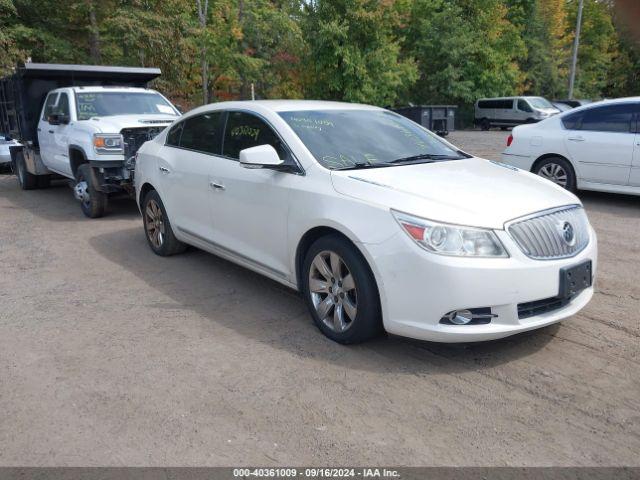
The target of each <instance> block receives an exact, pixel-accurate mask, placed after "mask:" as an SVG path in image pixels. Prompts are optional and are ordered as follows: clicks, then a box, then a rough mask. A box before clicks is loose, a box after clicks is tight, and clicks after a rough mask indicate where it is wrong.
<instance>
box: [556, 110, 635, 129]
mask: <svg viewBox="0 0 640 480" xmlns="http://www.w3.org/2000/svg"><path fill="white" fill-rule="evenodd" d="M639 110H640V109H639V107H638V105H636V104H630V103H625V104H618V105H606V106H601V107H596V108H590V109H588V110H582V111H580V112H576V113H572V114H569V115H566V116H565V117H563V118H562V124H563V125H564V127H565V128H566V129H568V130H587V131H592V132H613V133H630V132H631V131H633V129H632V120H633V119H634V114H635V113H637V112H638V111H639Z"/></svg>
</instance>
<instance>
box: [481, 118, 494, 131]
mask: <svg viewBox="0 0 640 480" xmlns="http://www.w3.org/2000/svg"><path fill="white" fill-rule="evenodd" d="M490 128H491V122H490V121H489V119H488V118H483V119H482V120H480V130H484V131H487V130H489V129H490Z"/></svg>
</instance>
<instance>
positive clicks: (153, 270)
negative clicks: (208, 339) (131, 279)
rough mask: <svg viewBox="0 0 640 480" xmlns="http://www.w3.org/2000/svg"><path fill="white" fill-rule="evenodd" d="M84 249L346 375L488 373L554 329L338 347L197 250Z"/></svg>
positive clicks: (272, 295) (300, 305) (106, 243)
mask: <svg viewBox="0 0 640 480" xmlns="http://www.w3.org/2000/svg"><path fill="white" fill-rule="evenodd" d="M89 242H90V244H91V246H92V247H93V248H94V249H95V251H96V252H97V253H98V254H100V255H102V256H103V257H104V258H106V259H108V260H109V261H111V262H113V263H116V264H118V265H119V266H121V267H122V268H123V269H126V270H128V271H129V272H131V273H133V274H134V275H135V276H136V277H138V278H139V279H141V280H142V281H143V282H145V283H146V284H147V285H148V286H149V287H151V288H153V289H154V290H157V291H159V292H160V293H162V294H164V295H166V296H167V297H169V298H170V299H171V300H172V301H173V302H175V304H176V305H175V308H178V309H181V310H182V309H185V310H190V311H193V312H195V313H196V314H198V315H199V316H201V317H202V318H206V319H207V320H208V321H210V322H216V323H218V324H220V325H222V326H224V327H226V328H230V329H233V330H234V331H236V332H237V333H239V334H241V335H243V336H245V337H247V338H248V339H250V340H252V341H258V342H262V343H266V344H268V345H270V346H272V347H275V348H279V349H283V350H286V351H289V352H291V353H293V354H296V355H299V356H303V357H319V358H322V359H323V360H325V361H330V362H333V363H335V364H337V365H340V366H342V367H345V368H349V369H362V370H367V371H391V372H402V373H409V374H434V373H454V372H460V371H467V370H478V369H482V368H491V367H494V366H497V365H500V364H504V363H508V362H510V361H513V360H517V359H519V358H522V357H526V356H528V355H530V354H532V353H534V352H536V351H538V350H540V349H542V348H544V346H545V345H546V344H547V343H548V342H549V341H551V340H552V338H553V337H554V335H555V334H556V332H557V330H558V328H559V327H558V326H551V327H547V328H545V329H542V330H537V331H534V332H528V333H524V334H521V335H517V336H513V337H510V338H507V339H502V340H497V341H493V342H485V343H480V344H456V345H452V344H437V343H430V342H419V341H412V340H408V339H402V338H398V337H381V338H379V339H376V340H374V341H370V342H368V343H365V344H363V345H354V346H348V347H345V346H341V345H338V344H335V343H333V342H331V341H330V340H328V339H326V338H325V337H324V336H323V335H322V334H321V333H320V332H319V331H318V330H317V329H316V327H315V326H314V325H313V323H312V320H311V317H310V316H309V315H308V313H307V310H306V306H305V304H304V302H303V301H302V299H301V298H300V297H299V295H298V294H297V293H296V292H294V291H293V290H290V289H288V288H286V287H284V286H281V285H280V284H278V283H276V282H274V281H271V280H269V279H267V278H265V277H262V276H261V275H258V274H256V273H253V272H251V271H249V270H246V269H244V268H242V267H240V266H237V265H235V264H233V263H231V262H228V261H226V260H223V259H221V258H219V257H216V256H214V255H210V254H208V253H206V252H203V251H200V250H197V249H191V250H189V251H187V252H186V253H184V254H182V255H177V256H175V257H168V258H161V257H157V256H155V255H154V254H153V253H152V252H151V251H150V250H149V248H148V246H147V245H146V240H145V238H144V233H143V231H142V228H141V227H140V228H131V229H124V230H119V231H116V232H111V233H107V234H101V235H98V236H95V237H93V238H91V239H90V240H89ZM212 341H215V340H214V339H212ZM248 345H250V343H248Z"/></svg>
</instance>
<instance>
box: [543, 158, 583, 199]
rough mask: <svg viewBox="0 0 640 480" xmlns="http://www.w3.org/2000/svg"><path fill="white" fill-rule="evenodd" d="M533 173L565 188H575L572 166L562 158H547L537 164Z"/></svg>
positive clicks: (572, 189) (571, 189)
mask: <svg viewBox="0 0 640 480" xmlns="http://www.w3.org/2000/svg"><path fill="white" fill-rule="evenodd" d="M534 173H536V174H537V175H540V176H541V177H542V178H546V179H547V180H550V181H552V182H553V183H555V184H556V185H559V186H561V187H562V188H565V189H567V190H570V191H574V190H575V188H576V177H575V174H574V172H573V167H572V166H571V164H570V163H569V162H567V161H566V160H565V159H564V158H560V157H551V158H547V159H545V160H543V161H542V162H541V163H540V164H538V166H537V167H536V169H535V171H534Z"/></svg>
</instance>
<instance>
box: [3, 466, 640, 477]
mask: <svg viewBox="0 0 640 480" xmlns="http://www.w3.org/2000/svg"><path fill="white" fill-rule="evenodd" d="M254 478H265V479H278V480H279V479H282V480H287V479H295V478H300V479H351V478H358V479H360V478H372V479H378V478H380V479H384V478H388V479H402V480H459V479H460V480H468V479H470V480H476V479H477V480H511V479H518V480H554V479H561V480H573V479H579V480H582V479H586V480H592V479H593V480H600V479H606V480H608V479H615V480H640V467H527V468H515V467H211V468H209V467H207V468H204V467H203V468H191V467H177V468H161V467H153V468H144V467H93V468H84V467H63V468H48V467H47V468H45V467H38V468H34V467H0V480H5V479H7V480H14V479H15V480H28V479H36V480H49V479H54V480H134V479H135V480H138V479H140V480H156V479H162V480H218V479H220V480H227V479H229V480H237V479H254Z"/></svg>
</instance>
